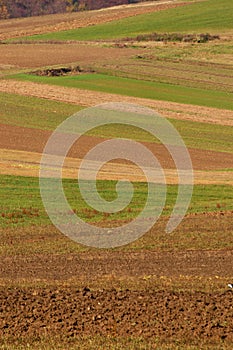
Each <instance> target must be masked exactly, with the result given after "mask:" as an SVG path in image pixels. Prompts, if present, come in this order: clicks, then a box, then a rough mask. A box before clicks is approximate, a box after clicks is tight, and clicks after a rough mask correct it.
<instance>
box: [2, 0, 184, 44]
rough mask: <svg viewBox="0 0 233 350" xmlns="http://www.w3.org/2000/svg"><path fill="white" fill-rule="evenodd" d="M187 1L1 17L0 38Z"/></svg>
mask: <svg viewBox="0 0 233 350" xmlns="http://www.w3.org/2000/svg"><path fill="white" fill-rule="evenodd" d="M188 4H189V3H188V2H185V1H184V2H174V0H170V1H155V2H150V3H148V4H146V6H145V4H137V5H133V4H132V5H127V6H117V7H114V8H108V9H104V10H103V9H102V10H97V11H86V12H78V13H70V14H57V15H47V16H38V17H30V18H20V19H9V20H4V21H0V40H6V39H10V38H18V37H22V36H27V35H35V34H43V33H49V32H57V31H60V30H70V29H77V28H82V27H87V26H91V25H96V24H101V23H106V22H110V21H114V20H119V19H121V18H126V17H131V16H136V15H139V14H145V13H150V12H155V11H162V10H166V9H168V8H175V7H177V6H184V5H188Z"/></svg>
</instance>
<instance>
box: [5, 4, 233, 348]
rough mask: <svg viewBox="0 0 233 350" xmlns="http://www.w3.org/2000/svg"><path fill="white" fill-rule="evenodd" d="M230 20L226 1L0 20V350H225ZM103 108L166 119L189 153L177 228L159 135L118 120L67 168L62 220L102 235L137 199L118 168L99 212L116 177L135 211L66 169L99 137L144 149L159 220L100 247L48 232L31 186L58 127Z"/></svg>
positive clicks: (75, 150)
mask: <svg viewBox="0 0 233 350" xmlns="http://www.w3.org/2000/svg"><path fill="white" fill-rule="evenodd" d="M232 23H233V3H232V1H231V0H201V1H198V0H191V1H177V0H173V1H172V0H170V1H152V2H143V3H137V4H131V5H124V6H119V7H114V8H109V9H103V10H98V11H88V12H81V13H71V14H58V15H49V16H41V17H35V18H24V19H10V20H2V21H0V53H1V54H0V198H1V205H0V237H1V240H0V349H17V350H18V349H46V350H47V349H88V350H89V349H90V350H94V349H95V350H97V349H109V350H110V349H111V350H118V349H127V350H128V349H136V350H137V349H138V350H139V349H161V350H163V349H174V350H175V349H176V350H178V349H187V350H191V349H192V350H194V349H195V350H198V349H213V350H215V349H231V348H232V343H233V307H232V298H233V294H232V293H233V292H232V289H231V288H230V287H229V286H228V284H230V283H233V264H232V261H233V220H232V218H233V102H232V101H233V25H232ZM107 102H121V103H122V104H125V103H132V104H134V105H137V106H143V107H149V108H151V109H153V110H154V111H156V112H158V113H160V114H161V115H162V116H163V117H166V118H167V120H168V122H169V123H170V124H169V125H171V126H172V127H174V128H175V129H176V130H177V131H178V132H179V133H180V135H181V137H182V139H183V140H184V142H185V145H186V147H187V149H188V151H189V154H190V157H191V161H192V166H193V172H194V188H193V194H192V198H191V202H190V205H189V207H188V209H187V212H186V215H185V217H184V218H183V220H182V222H181V223H180V224H179V225H178V226H177V228H176V229H175V230H174V231H173V232H172V233H170V234H168V233H166V225H167V223H168V221H169V217H170V216H171V214H172V212H173V208H174V206H175V203H176V198H177V195H178V192H179V177H178V174H177V170H176V164H175V162H174V160H173V159H172V157H171V154H170V153H169V151H168V149H167V148H166V147H165V145H164V144H163V143H162V142H161V140H159V138H156V137H155V136H153V135H152V134H151V133H149V132H146V131H145V130H142V129H140V128H137V127H134V126H132V125H129V124H128V125H125V124H120V123H118V124H112V125H107V126H102V127H96V128H93V129H92V130H90V131H89V132H87V133H86V134H84V135H82V136H81V137H80V139H79V140H78V141H77V142H75V143H74V144H73V145H72V147H71V148H70V149H69V152H68V153H67V156H66V159H65V161H64V164H63V169H62V177H63V178H62V185H63V189H64V194H65V196H66V199H67V202H68V203H69V205H70V208H71V211H70V213H69V215H70V216H72V217H73V216H75V215H77V216H79V217H80V218H82V220H84V221H85V222H87V223H89V224H90V225H92V226H95V227H97V228H106V229H109V230H110V232H111V229H114V228H119V227H121V226H122V227H123V226H124V225H128V224H129V223H130V222H131V221H134V220H135V219H136V218H137V216H138V215H139V214H140V212H141V211H142V210H143V208H144V206H145V204H146V201H147V195H148V188H149V184H148V183H147V182H146V177H145V174H143V173H142V171H141V169H139V168H138V166H137V165H136V164H134V163H133V162H131V161H128V160H126V159H122V158H116V159H114V160H111V161H109V162H107V163H106V164H105V165H104V166H103V167H101V168H100V170H99V172H98V175H97V177H96V179H95V180H96V181H95V183H96V188H97V190H98V192H99V195H100V197H101V198H102V199H104V200H105V201H107V202H109V203H110V202H111V201H114V200H116V199H117V192H116V188H117V187H116V185H117V182H118V180H125V178H126V177H127V179H128V180H129V181H131V183H132V188H133V196H132V200H131V201H130V203H128V204H127V205H126V206H125V207H124V208H123V209H121V210H119V211H117V212H114V213H109V212H107V211H104V210H103V211H100V210H97V209H96V208H93V207H92V206H91V205H89V204H88V203H87V202H86V201H85V200H84V198H83V197H82V193H81V189H80V185H81V184H79V183H78V181H77V169H78V168H79V167H80V164H81V161H82V159H83V158H84V157H85V155H86V154H87V153H88V152H89V151H90V150H92V149H93V148H95V147H97V146H98V145H100V144H101V143H103V142H104V141H108V140H111V139H114V138H121V139H131V140H133V141H136V142H139V143H140V144H141V145H143V146H144V147H146V148H147V149H148V150H150V151H151V154H152V155H153V156H154V157H156V159H158V161H159V162H160V164H161V167H162V168H163V170H164V175H165V179H166V201H165V203H164V206H163V208H162V211H161V215H160V217H159V219H158V221H157V222H156V224H155V225H153V227H151V228H150V229H148V231H147V232H146V233H145V234H144V235H141V236H140V237H139V238H138V239H137V240H135V241H133V242H131V243H128V244H126V245H123V246H118V247H113V248H104V249H100V248H97V247H90V246H86V245H82V244H79V243H77V242H75V241H73V240H71V239H70V238H68V237H67V236H65V235H64V234H63V233H61V231H60V230H59V229H58V228H56V227H55V226H54V224H53V222H52V220H51V218H50V217H49V216H48V214H47V211H46V209H45V207H44V204H43V201H42V198H41V191H40V178H39V176H40V162H41V156H42V153H43V150H44V147H45V145H46V143H47V141H48V139H49V138H50V136H51V135H52V133H53V131H54V130H55V129H56V127H57V126H58V125H60V124H61V123H62V122H64V121H65V120H66V119H67V118H68V117H69V116H71V115H73V114H75V113H76V112H82V111H85V108H87V107H93V106H96V105H98V104H100V103H107ZM143 118H145V120H144V119H143ZM147 120H148V119H146V117H145V116H143V117H142V120H141V122H143V123H145V124H146V123H147ZM151 123H152V122H151ZM152 125H153V123H152V124H149V123H148V124H147V127H148V128H150V127H151V128H152ZM50 180H52V179H49V181H50ZM87 180H88V181H89V183H91V182H92V181H93V179H89V178H87ZM49 181H48V183H47V184H48V191H51V197H52V195H53V193H52V190H51V188H50V187H49V186H50V185H49V184H50V182H49ZM159 186H160V185H157V187H159ZM158 197H159V196H158ZM158 200H159V198H158ZM54 201H55V200H54ZM147 215H148V217H146V218H145V220H147V219H148V220H149V219H150V217H151V216H153V212H148V213H147Z"/></svg>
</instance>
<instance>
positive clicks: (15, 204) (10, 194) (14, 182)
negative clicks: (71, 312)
mask: <svg viewBox="0 0 233 350" xmlns="http://www.w3.org/2000/svg"><path fill="white" fill-rule="evenodd" d="M0 181H1V188H0V195H1V199H2V203H4V204H3V205H2V206H1V213H0V226H2V227H7V226H8V225H16V226H18V225H32V224H36V225H40V224H49V223H50V220H49V218H48V216H47V214H46V213H45V210H44V208H43V204H42V200H41V197H40V191H39V180H38V178H34V177H20V176H6V175H1V176H0ZM115 185H116V182H115V181H100V180H99V181H97V188H98V190H99V193H100V195H101V196H102V197H103V198H105V199H106V200H108V201H110V200H113V199H115V198H116V192H115ZM63 186H64V191H65V194H66V197H67V199H68V201H69V203H70V205H71V207H72V209H75V211H77V213H79V215H80V216H81V217H82V218H83V219H87V220H88V221H91V222H99V221H101V220H103V219H107V220H108V221H111V220H116V219H119V220H127V219H131V218H133V217H135V216H137V215H138V213H139V212H140V211H141V210H142V208H143V206H144V203H145V199H146V197H147V184H146V183H134V197H133V199H132V201H131V203H130V205H129V206H127V207H126V208H125V209H124V210H123V211H122V212H119V213H116V214H109V215H107V216H105V215H104V213H99V212H96V211H95V210H94V209H92V208H90V207H89V206H88V205H87V204H86V203H85V202H84V200H83V199H82V197H81V195H80V192H79V189H78V184H77V183H76V181H75V180H68V179H64V180H63ZM48 191H49V188H48ZM176 195H177V186H176V185H168V188H167V202H166V206H165V208H164V212H163V215H169V214H170V213H171V210H172V208H173V206H174V203H175V200H176ZM232 203H233V188H232V187H231V186H225V185H208V186H204V185H196V186H195V188H194V192H193V197H192V202H191V205H190V208H189V212H200V213H201V212H205V211H208V212H211V211H219V210H221V209H222V208H224V210H231V209H233V205H232Z"/></svg>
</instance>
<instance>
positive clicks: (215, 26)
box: [28, 0, 233, 40]
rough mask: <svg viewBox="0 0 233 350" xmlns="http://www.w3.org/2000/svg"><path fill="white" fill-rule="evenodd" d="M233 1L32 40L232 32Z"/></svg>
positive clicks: (216, 1)
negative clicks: (163, 33)
mask: <svg viewBox="0 0 233 350" xmlns="http://www.w3.org/2000/svg"><path fill="white" fill-rule="evenodd" d="M232 23H233V2H232V0H208V1H200V2H197V3H192V4H189V5H187V6H184V7H178V8H175V9H168V10H166V11H161V12H155V13H150V14H146V15H139V16H136V17H130V18H126V19H122V20H118V21H113V22H110V23H106V24H102V25H96V26H90V27H87V28H80V29H74V30H68V31H61V32H56V33H49V34H44V35H34V36H30V37H28V39H30V40H99V39H113V38H122V37H127V36H129V37H132V36H136V35H137V34H141V33H150V32H154V31H157V32H190V31H191V32H201V31H211V32H222V31H224V30H228V29H232Z"/></svg>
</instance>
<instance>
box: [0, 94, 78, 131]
mask: <svg viewBox="0 0 233 350" xmlns="http://www.w3.org/2000/svg"><path fill="white" fill-rule="evenodd" d="M80 109H81V107H79V106H74V105H71V104H68V103H62V102H57V101H52V100H47V99H40V98H36V97H30V96H20V95H16V94H6V93H2V92H0V119H1V123H2V124H9V125H17V126H23V127H28V128H36V129H46V130H54V129H55V128H56V127H57V126H58V125H59V124H60V123H61V122H62V121H63V120H64V119H66V118H67V117H68V116H70V115H72V114H74V113H76V112H78V111H79V110H80Z"/></svg>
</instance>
